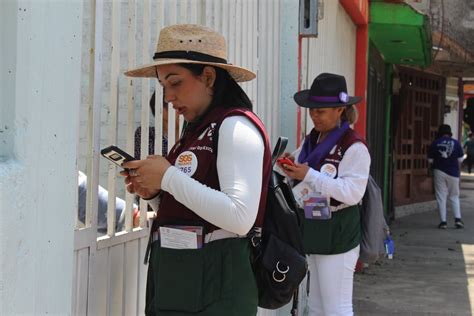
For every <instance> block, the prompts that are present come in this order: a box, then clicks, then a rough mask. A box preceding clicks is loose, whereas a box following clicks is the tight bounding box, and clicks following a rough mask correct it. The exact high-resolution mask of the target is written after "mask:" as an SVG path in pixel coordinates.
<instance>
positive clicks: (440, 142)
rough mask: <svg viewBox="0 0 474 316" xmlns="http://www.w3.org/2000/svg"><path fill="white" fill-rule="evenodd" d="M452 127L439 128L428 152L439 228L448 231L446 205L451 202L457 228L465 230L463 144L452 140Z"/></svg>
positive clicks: (445, 125) (443, 126) (442, 126)
mask: <svg viewBox="0 0 474 316" xmlns="http://www.w3.org/2000/svg"><path fill="white" fill-rule="evenodd" d="M451 136H453V133H451V126H449V125H447V124H442V125H440V126H439V128H438V133H437V135H436V140H435V141H434V142H433V143H432V144H431V145H430V148H429V150H428V161H429V163H430V164H432V168H433V182H434V190H435V196H436V202H437V204H438V210H439V217H440V223H439V225H438V228H440V229H446V228H448V224H447V221H446V203H447V200H449V201H450V203H451V207H452V210H453V213H454V225H455V227H456V228H464V223H463V221H462V219H461V205H460V202H459V178H460V176H461V163H462V161H463V157H464V152H463V150H462V147H461V144H460V143H459V142H458V141H457V140H455V139H454V138H452V137H451Z"/></svg>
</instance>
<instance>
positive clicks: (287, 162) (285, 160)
mask: <svg viewBox="0 0 474 316" xmlns="http://www.w3.org/2000/svg"><path fill="white" fill-rule="evenodd" d="M277 162H278V163H280V164H282V165H289V166H295V163H294V162H293V161H291V160H290V159H288V158H286V157H281V158H278V159H277Z"/></svg>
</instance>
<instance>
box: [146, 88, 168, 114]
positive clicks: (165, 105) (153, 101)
mask: <svg viewBox="0 0 474 316" xmlns="http://www.w3.org/2000/svg"><path fill="white" fill-rule="evenodd" d="M155 96H156V91H153V94H152V95H151V97H150V110H151V113H152V114H153V117H154V116H155ZM161 104H162V106H163V108H166V109H167V108H168V102H165V100H164V99H163V100H162V102H161Z"/></svg>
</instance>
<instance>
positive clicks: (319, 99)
mask: <svg viewBox="0 0 474 316" xmlns="http://www.w3.org/2000/svg"><path fill="white" fill-rule="evenodd" d="M308 99H310V100H311V101H315V102H329V103H338V102H343V103H347V102H349V96H348V95H347V93H345V92H341V93H339V96H337V97H328V96H317V95H310V96H308Z"/></svg>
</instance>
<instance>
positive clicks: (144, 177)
mask: <svg viewBox="0 0 474 316" xmlns="http://www.w3.org/2000/svg"><path fill="white" fill-rule="evenodd" d="M170 166H171V164H170V163H169V162H168V160H166V159H165V158H163V157H162V156H158V155H153V156H148V157H147V159H144V160H134V161H129V162H126V163H124V164H123V167H124V168H127V169H130V170H129V171H128V172H127V171H122V172H121V173H120V174H121V175H122V176H124V177H125V184H126V185H127V191H128V192H130V193H136V194H138V195H139V196H140V197H142V198H144V199H149V198H152V197H153V196H155V195H156V194H157V193H158V192H159V191H160V190H161V180H162V179H163V175H164V174H165V172H166V170H167V169H168V168H169V167H170Z"/></svg>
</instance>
